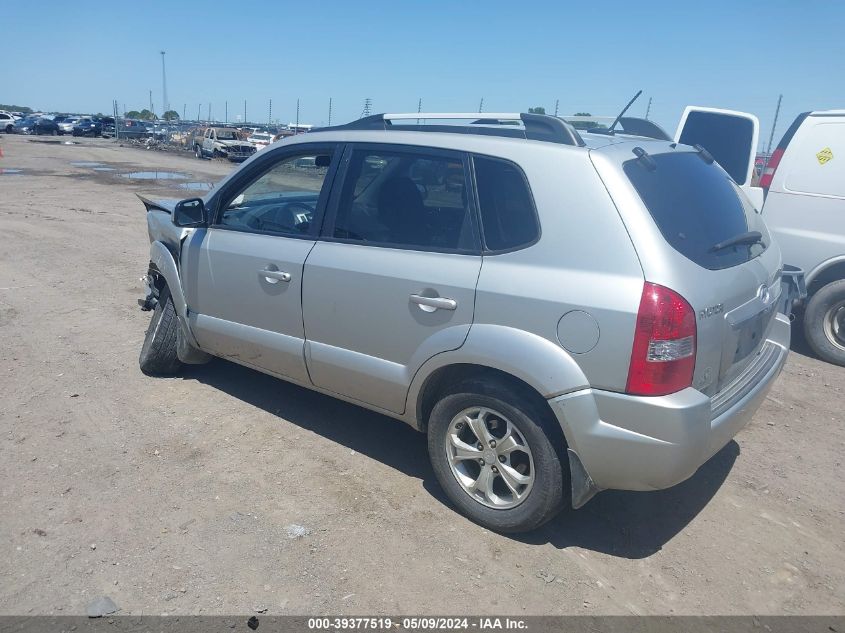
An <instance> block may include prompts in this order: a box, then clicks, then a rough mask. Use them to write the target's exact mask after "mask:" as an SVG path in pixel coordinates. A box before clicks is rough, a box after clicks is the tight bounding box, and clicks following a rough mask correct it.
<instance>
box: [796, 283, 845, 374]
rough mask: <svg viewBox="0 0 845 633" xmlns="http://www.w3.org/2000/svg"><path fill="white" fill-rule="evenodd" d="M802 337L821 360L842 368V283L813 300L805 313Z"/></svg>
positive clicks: (844, 330) (844, 342)
mask: <svg viewBox="0 0 845 633" xmlns="http://www.w3.org/2000/svg"><path fill="white" fill-rule="evenodd" d="M804 336H805V337H806V338H807V342H808V343H809V344H810V347H812V348H813V351H814V352H815V353H816V354H818V355H819V357H820V358H821V359H822V360H826V361H827V362H829V363H833V364H835V365H842V366H845V279H843V280H840V281H834V282H833V283H829V284H827V285H826V286H824V287H823V288H822V289H821V290H819V291H818V292H817V293H816V294H814V295H813V296H812V298H811V299H810V302H809V303H808V304H807V310H806V311H805V312H804Z"/></svg>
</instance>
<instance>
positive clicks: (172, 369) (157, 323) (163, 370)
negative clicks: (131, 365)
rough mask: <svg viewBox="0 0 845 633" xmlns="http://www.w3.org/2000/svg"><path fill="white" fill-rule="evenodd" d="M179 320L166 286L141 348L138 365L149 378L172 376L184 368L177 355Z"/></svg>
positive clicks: (154, 310)
mask: <svg viewBox="0 0 845 633" xmlns="http://www.w3.org/2000/svg"><path fill="white" fill-rule="evenodd" d="M178 329H179V319H178V318H177V316H176V308H175V307H174V306H173V299H172V298H171V297H170V292H169V291H168V289H167V286H165V287H164V288H163V289H162V291H161V293H160V294H159V298H158V303H156V307H155V308H154V309H153V316H152V318H151V319H150V327H149V328H148V329H147V332H146V336H145V337H144V344H143V345H142V346H141V354H140V356H139V357H138V364H139V365H140V367H141V371H142V372H144V373H145V374H147V375H148V376H172V375H173V374H175V373H176V372H178V371H179V369H180V368H181V367H182V363H181V362H180V361H179V357H178V355H177V353H176V335H177V332H178Z"/></svg>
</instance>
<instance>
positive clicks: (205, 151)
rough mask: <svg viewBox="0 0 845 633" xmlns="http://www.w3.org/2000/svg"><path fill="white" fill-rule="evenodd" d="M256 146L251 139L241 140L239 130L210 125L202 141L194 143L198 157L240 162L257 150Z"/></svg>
mask: <svg viewBox="0 0 845 633" xmlns="http://www.w3.org/2000/svg"><path fill="white" fill-rule="evenodd" d="M256 149H257V148H256V147H255V145H254V144H253V143H250V142H249V141H244V140H241V138H240V137H239V136H238V130H236V129H234V128H228V127H209V128H207V129H206V130H205V133H204V134H203V136H202V142H200V141H199V139H197V141H195V143H194V154H195V155H196V157H197V158H228V159H229V160H230V161H232V162H234V163H240V162H243V161H245V160H246V159H247V158H249V157H250V156H252V155H253V154H254V153H255V152H256Z"/></svg>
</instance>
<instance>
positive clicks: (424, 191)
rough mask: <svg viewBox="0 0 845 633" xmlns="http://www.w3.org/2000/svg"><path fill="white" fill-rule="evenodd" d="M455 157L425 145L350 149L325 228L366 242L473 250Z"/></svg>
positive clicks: (459, 163) (463, 182)
mask: <svg viewBox="0 0 845 633" xmlns="http://www.w3.org/2000/svg"><path fill="white" fill-rule="evenodd" d="M466 183H467V178H466V168H465V164H464V161H463V160H462V159H461V158H460V157H451V156H444V155H438V154H437V153H436V152H431V153H429V152H428V151H427V150H424V149H420V150H408V151H392V150H385V151H381V150H378V151H377V150H367V149H358V150H355V151H353V152H352V155H351V157H350V161H349V166H348V169H347V175H346V178H345V181H344V185H343V189H342V191H341V195H340V200H339V203H338V210H337V217H336V219H335V221H334V224H333V227H332V228H331V230H330V236H331V237H333V238H335V239H340V240H349V241H354V242H360V243H363V244H367V245H370V246H394V247H400V248H410V249H414V250H434V251H451V252H462V253H466V252H477V247H476V242H477V239H476V233H475V228H474V223H473V214H472V210H471V206H470V203H469V196H468V195H467V190H466Z"/></svg>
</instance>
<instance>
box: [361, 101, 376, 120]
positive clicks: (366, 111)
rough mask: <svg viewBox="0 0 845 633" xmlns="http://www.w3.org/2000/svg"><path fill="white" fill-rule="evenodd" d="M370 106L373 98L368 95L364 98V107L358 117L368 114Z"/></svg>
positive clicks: (370, 110) (370, 109)
mask: <svg viewBox="0 0 845 633" xmlns="http://www.w3.org/2000/svg"><path fill="white" fill-rule="evenodd" d="M372 107H373V100H372V99H370V98H369V97H367V98H366V99H364V109H363V110H362V111H361V116H360V118H362V119H363V118H364V117H368V116H370V114H371V112H372Z"/></svg>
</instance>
